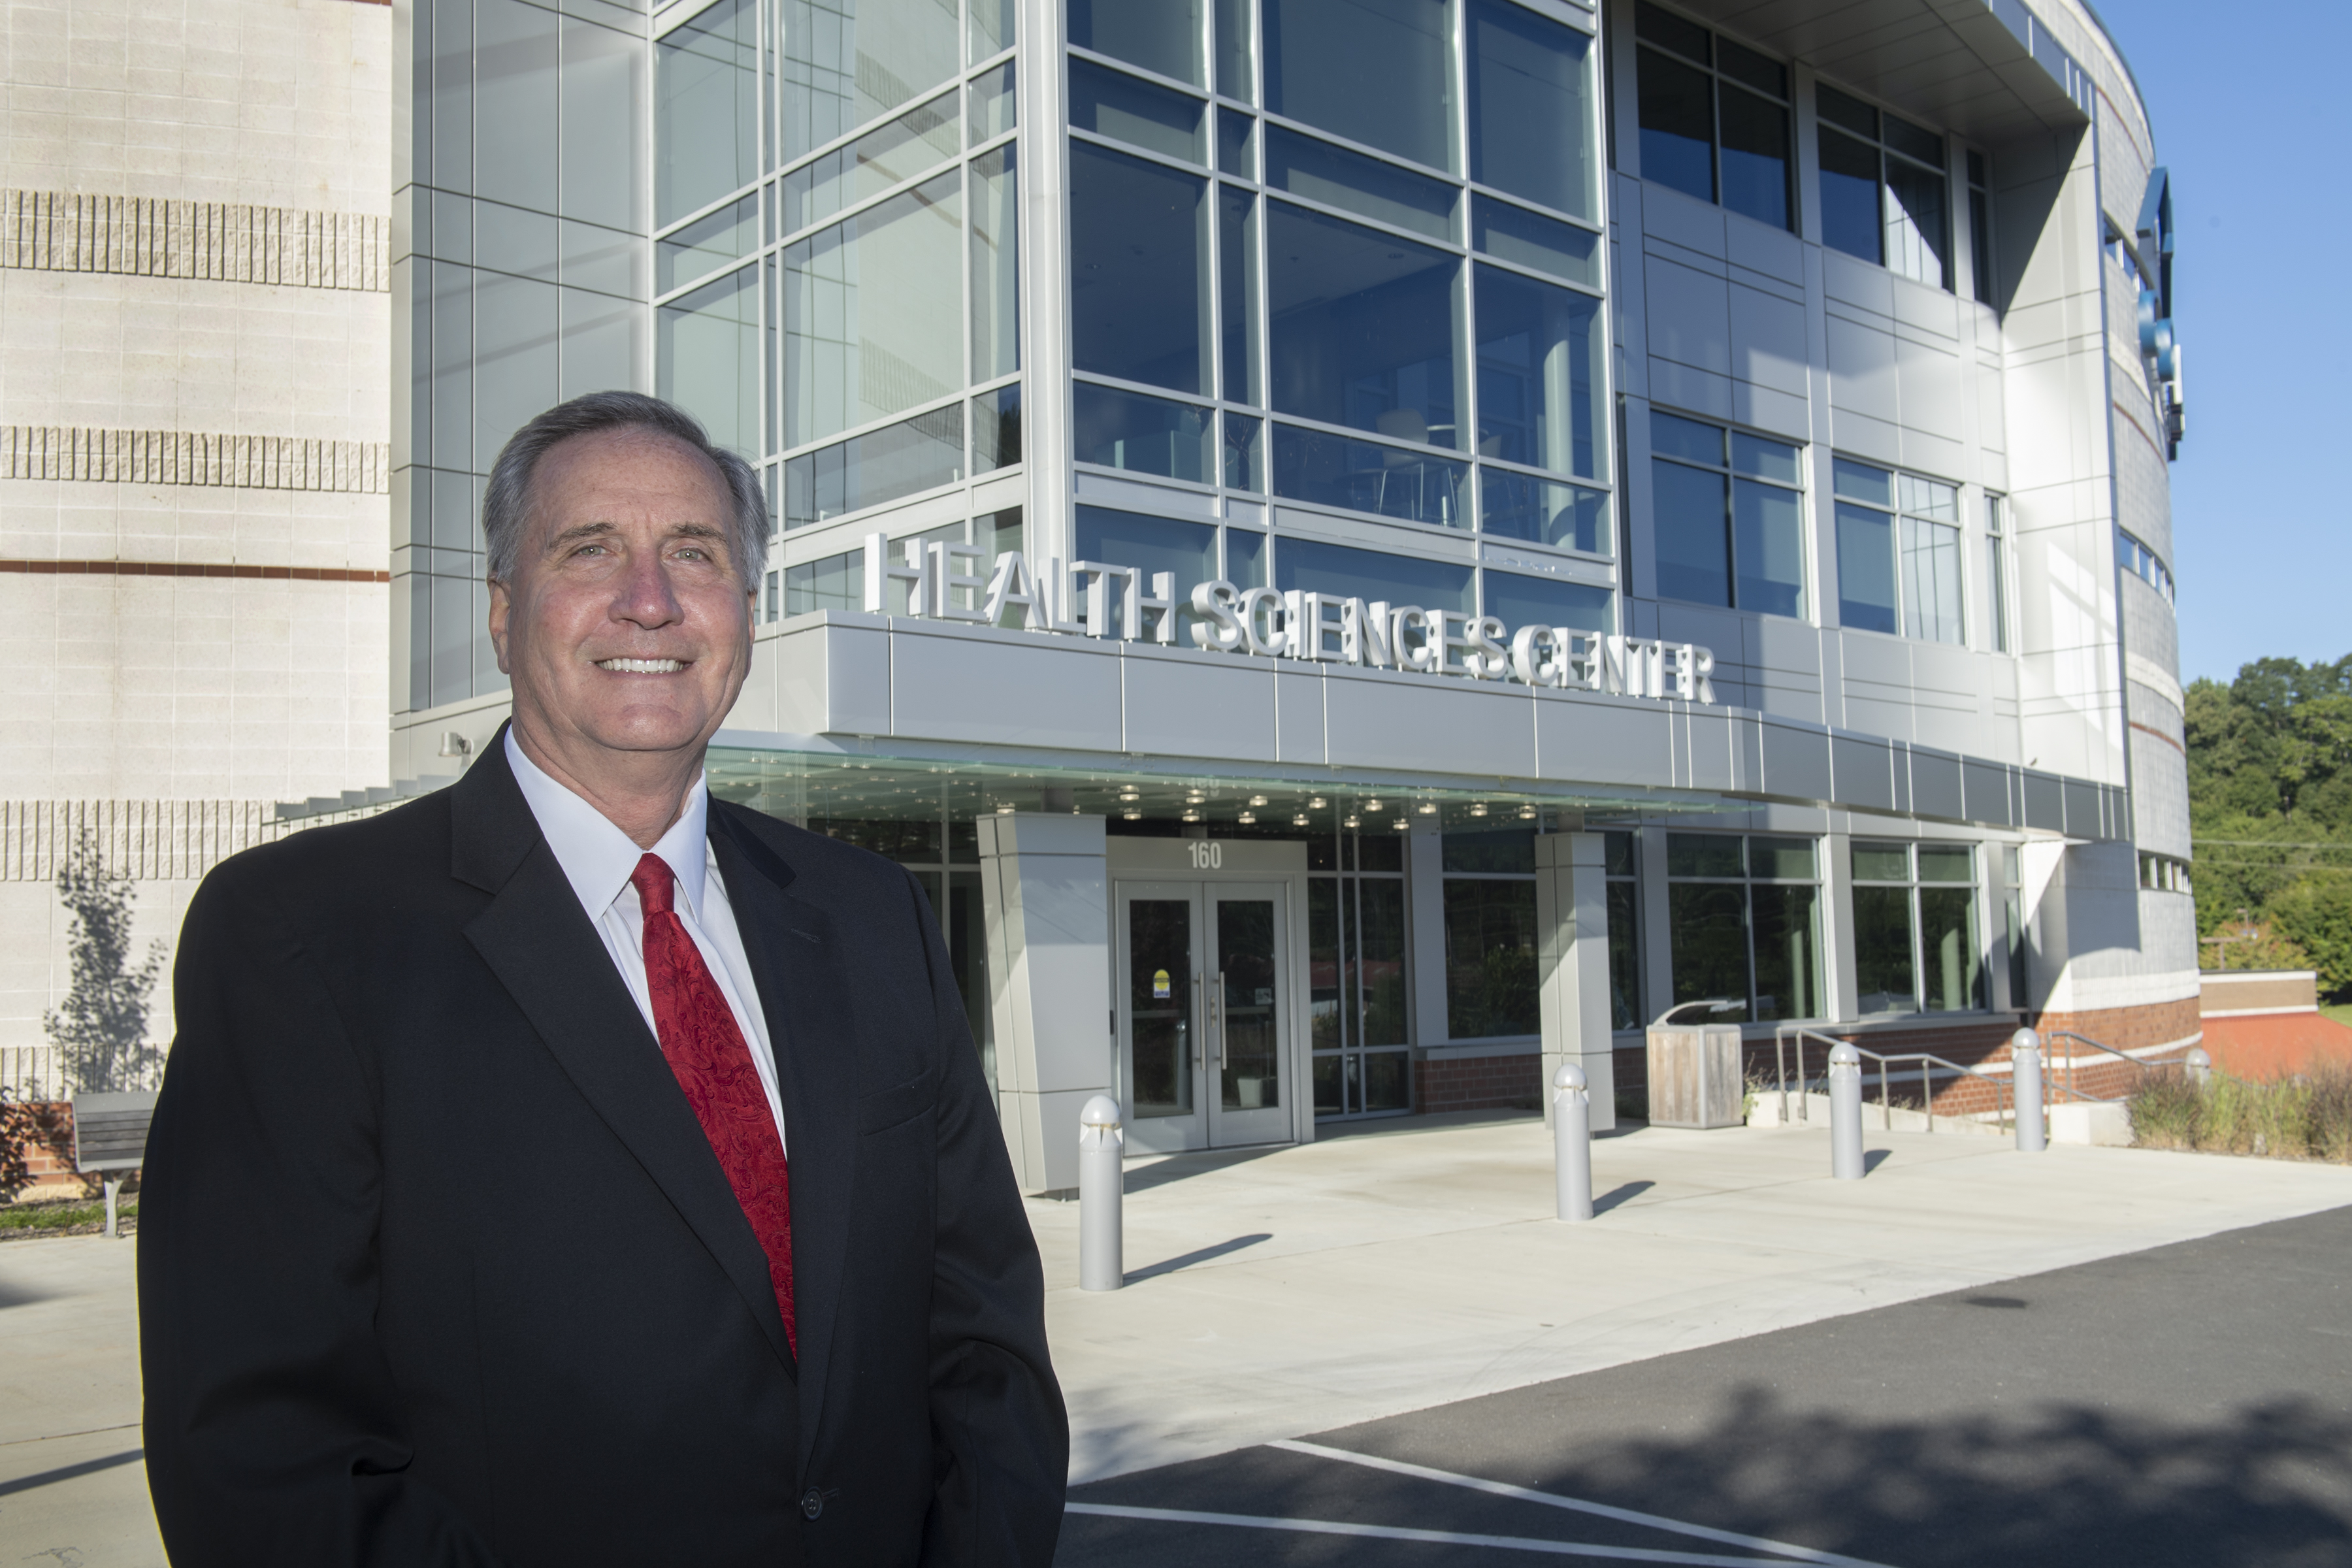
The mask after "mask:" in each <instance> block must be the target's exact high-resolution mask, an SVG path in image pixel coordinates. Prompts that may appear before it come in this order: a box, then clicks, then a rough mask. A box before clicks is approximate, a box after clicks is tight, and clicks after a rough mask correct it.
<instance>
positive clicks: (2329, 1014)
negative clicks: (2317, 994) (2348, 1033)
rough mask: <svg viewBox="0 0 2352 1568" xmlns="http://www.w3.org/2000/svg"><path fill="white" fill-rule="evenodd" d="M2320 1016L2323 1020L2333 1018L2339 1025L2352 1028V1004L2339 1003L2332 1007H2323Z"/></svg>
mask: <svg viewBox="0 0 2352 1568" xmlns="http://www.w3.org/2000/svg"><path fill="white" fill-rule="evenodd" d="M2319 1016H2321V1017H2323V1018H2333V1019H2335V1020H2336V1022H2337V1023H2339V1024H2342V1025H2345V1026H2347V1027H2352V1002H2338V1003H2336V1004H2335V1005H2332V1006H2326V1007H2322V1008H2321V1009H2320V1010H2319Z"/></svg>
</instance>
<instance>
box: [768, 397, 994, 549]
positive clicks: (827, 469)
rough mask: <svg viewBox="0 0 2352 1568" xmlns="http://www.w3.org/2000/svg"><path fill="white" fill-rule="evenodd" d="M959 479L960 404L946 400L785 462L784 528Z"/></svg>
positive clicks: (841, 513)
mask: <svg viewBox="0 0 2352 1568" xmlns="http://www.w3.org/2000/svg"><path fill="white" fill-rule="evenodd" d="M962 478H963V407H962V405H961V404H950V405H948V406H947V407H945V408H935V409H933V410H931V411H930V412H929V413H928V414H919V415H917V416H915V417H914V418H912V419H908V420H904V421H901V422H900V423H898V424H897V425H890V426H884V427H883V428H881V429H879V430H868V431H867V432H866V434H864V435H863V436H853V437H850V438H849V439H848V440H846V441H837V442H835V444H834V445H832V446H830V447H819V448H818V449H817V450H815V451H814V452H803V453H802V454H801V455H800V456H799V457H797V458H788V459H786V461H785V463H784V527H785V528H786V529H794V528H806V527H808V526H810V525H811V524H813V523H819V522H824V521H827V520H828V519H831V518H835V517H839V516H841V515H843V514H844V513H845V512H852V511H857V510H862V509H863V508H866V507H869V506H880V505H881V504H882V503H883V502H885V501H892V500H898V499H899V498H900V497H902V496H910V495H913V494H915V493H916V492H918V491H919V490H928V489H936V488H938V487H939V486H940V485H946V484H953V483H954V482H955V481H957V480H958V479H962Z"/></svg>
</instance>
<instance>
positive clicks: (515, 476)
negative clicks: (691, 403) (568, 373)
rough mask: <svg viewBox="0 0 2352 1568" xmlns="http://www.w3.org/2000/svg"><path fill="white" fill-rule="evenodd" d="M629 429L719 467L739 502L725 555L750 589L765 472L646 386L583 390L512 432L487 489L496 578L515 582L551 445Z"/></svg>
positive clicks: (762, 519) (764, 516)
mask: <svg viewBox="0 0 2352 1568" xmlns="http://www.w3.org/2000/svg"><path fill="white" fill-rule="evenodd" d="M632 428H635V429H645V430H657V431H659V432H660V433H661V434H663V435H665V436H668V437H673V438H675V439H676V440H678V441H680V442H683V443H684V444H685V445H687V446H688V447H693V448H694V449H695V450H696V451H698V452H699V453H701V454H702V455H703V456H704V457H705V458H709V459H710V462H711V464H712V465H713V466H714V467H716V468H718V470H719V476H720V477H721V478H722V479H725V480H726V481H727V493H728V496H729V498H730V500H732V501H733V502H734V507H733V511H734V516H733V517H732V518H731V519H730V527H729V528H728V530H727V548H728V554H729V555H730V557H732V559H733V563H734V566H735V574H736V576H737V577H738V578H739V579H740V580H741V582H742V584H743V585H744V586H745V587H746V588H747V589H748V588H750V587H751V585H752V584H753V582H754V581H755V579H756V575H757V574H758V572H759V571H760V568H761V565H762V564H764V563H765V562H766V561H767V558H768V498H767V495H766V494H765V492H764V491H762V490H761V488H760V476H759V475H758V474H757V473H755V472H753V471H752V468H751V464H749V463H747V462H745V461H744V460H743V459H742V458H739V457H737V456H736V455H735V454H734V453H732V452H730V451H729V450H728V449H727V448H726V447H721V446H719V445H717V444H715V443H714V442H712V440H711V439H710V437H709V434H708V433H706V432H705V431H704V430H703V428H702V422H701V421H700V420H698V419H697V418H696V417H695V416H693V415H691V414H688V412H687V411H686V410H685V409H683V408H680V407H678V406H677V405H676V404H673V403H665V402H663V401H662V400H661V399H660V398H658V397H648V396H646V395H645V394H644V393H642V392H591V393H586V394H583V395H581V396H579V397H575V398H573V399H572V400H571V401H570V402H569V403H559V404H557V405H555V406H554V407H552V408H551V409H549V410H548V411H547V412H546V413H544V414H542V415H541V416H539V417H538V418H536V419H533V420H532V421H531V422H530V424H528V425H526V426H523V427H522V428H521V429H520V430H518V431H516V432H515V433H514V434H513V435H512V436H510V437H508V438H507V444H506V445H505V446H504V447H501V448H499V460H498V461H497V462H496V463H493V464H492V465H490V482H489V487H488V489H486V490H485V491H484V492H483V494H482V538H483V541H484V542H485V544H486V545H487V546H488V551H489V574H490V576H491V578H492V579H494V580H495V581H498V582H501V583H511V582H513V581H514V571H515V566H516V557H517V556H518V555H519V554H520V552H521V551H522V540H523V531H524V529H525V528H526V526H527V525H528V524H529V522H530V480H531V475H532V473H533V472H534V471H536V470H537V468H539V460H540V459H541V458H543V457H545V456H546V455H547V451H548V448H549V447H552V446H554V445H555V444H556V443H557V442H559V441H566V440H569V439H571V438H572V437H574V436H591V435H594V434H595V433H596V432H597V431H600V430H625V429H632Z"/></svg>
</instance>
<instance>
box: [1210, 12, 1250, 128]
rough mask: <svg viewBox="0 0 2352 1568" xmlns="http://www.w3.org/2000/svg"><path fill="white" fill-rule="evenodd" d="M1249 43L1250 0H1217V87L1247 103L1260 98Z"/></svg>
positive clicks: (1228, 96) (1231, 96)
mask: <svg viewBox="0 0 2352 1568" xmlns="http://www.w3.org/2000/svg"><path fill="white" fill-rule="evenodd" d="M1250 44H1251V38H1250V8H1249V0H1217V90H1218V91H1219V92H1222V93H1223V94H1224V95H1225V96H1226V97H1227V98H1237V99H1239V100H1242V101H1243V102H1244V103H1255V102H1256V101H1257V85H1256V83H1255V82H1254V81H1252V80H1251V75H1252V72H1251V70H1250V55H1251V49H1250Z"/></svg>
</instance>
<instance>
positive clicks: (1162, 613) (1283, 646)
mask: <svg viewBox="0 0 2352 1568" xmlns="http://www.w3.org/2000/svg"><path fill="white" fill-rule="evenodd" d="M986 555H987V552H985V551H983V550H982V549H980V548H979V547H977V546H975V545H969V544H953V543H948V542H942V541H939V540H915V539H910V540H908V541H906V542H905V554H904V556H903V557H902V559H901V560H900V561H895V562H894V561H893V560H891V559H890V536H889V535H887V534H886V533H869V534H867V535H866V562H865V564H866V613H867V614H868V615H907V616H920V617H924V618H927V619H932V620H943V621H963V622H968V623H970V624H971V625H974V626H1002V625H1003V617H1004V616H1005V615H1006V614H1007V612H1018V614H1019V616H1020V617H1021V618H1020V623H1019V624H1020V626H1021V627H1022V628H1023V629H1024V630H1026V631H1032V632H1044V633H1048V634H1058V635H1061V636H1065V637H1118V638H1119V639H1121V640H1123V641H1124V640H1136V641H1140V640H1144V639H1145V637H1146V634H1147V632H1148V634H1149V640H1150V641H1153V642H1157V643H1161V644H1164V645H1166V646H1169V647H1174V646H1175V643H1176V623H1177V615H1178V613H1179V612H1180V611H1181V610H1187V609H1189V610H1191V611H1192V613H1193V615H1195V616H1198V617H1199V619H1198V620H1196V621H1195V622H1194V623H1193V624H1192V626H1189V627H1187V628H1186V631H1187V633H1188V634H1189V636H1190V637H1191V639H1192V645H1193V646H1194V647H1203V648H1213V649H1217V650H1219V651H1221V652H1225V653H1251V654H1256V655H1259V656H1261V657H1264V658H1297V659H1307V660H1313V661H1318V662H1325V663H1333V664H1354V665H1365V666H1370V667H1371V668H1378V669H1404V670H1420V671H1423V672H1425V673H1427V674H1431V675H1453V676H1462V677H1466V678H1468V679H1474V680H1503V679H1514V678H1515V679H1517V680H1519V681H1520V682H1522V683H1523V684H1525V685H1528V686H1545V687H1556V688H1562V689H1580V690H1585V691H1601V692H1608V693H1612V694H1615V695H1619V696H1625V697H1653V698H1658V699H1661V700H1666V701H1684V702H1705V703H1711V702H1713V701H1714V700H1715V683H1714V681H1713V680H1712V679H1709V678H1710V677H1711V676H1712V675H1713V673H1714V670H1715V653H1714V651H1713V650H1712V649H1710V648H1706V647H1699V646H1698V645H1696V644H1695V643H1674V642H1665V641H1661V640H1657V639H1654V638H1643V637H1621V636H1619V635H1617V634H1615V633H1613V632H1591V631H1585V630H1583V629H1581V628H1580V627H1576V626H1521V627H1519V628H1518V629H1517V631H1516V632H1513V631H1510V630H1509V629H1508V628H1507V627H1506V626H1504V625H1503V623H1502V621H1501V620H1499V619H1498V618H1496V616H1470V615H1465V614H1463V613H1462V612H1460V611H1458V610H1429V609H1423V607H1421V606H1420V605H1391V604H1389V603H1388V602H1387V601H1385V600H1381V599H1375V600H1372V601H1370V603H1367V602H1365V601H1364V600H1362V599H1360V598H1348V597H1343V596H1341V595H1335V594H1320V593H1316V592H1313V591H1311V590H1307V589H1299V588H1291V589H1287V590H1276V589H1273V588H1243V587H1237V586H1236V585H1234V584H1231V583H1227V582H1224V581H1223V580H1222V579H1221V580H1218V581H1214V582H1208V583H1197V584H1193V586H1192V594H1191V595H1190V596H1189V597H1187V598H1183V599H1179V598H1178V597H1177V596H1176V574H1174V573H1172V572H1154V573H1151V574H1150V584H1149V587H1150V592H1148V593H1147V592H1146V591H1145V588H1146V584H1145V580H1144V579H1145V574H1144V573H1143V571H1142V570H1141V569H1139V568H1138V567H1133V566H1112V565H1108V564H1106V563H1102V562H1097V561H1073V562H1071V563H1069V565H1068V566H1067V567H1065V566H1064V565H1063V564H1062V563H1061V562H1060V561H1059V560H1058V559H1056V558H1054V557H1050V556H1049V557H1047V558H1046V559H1045V561H1043V562H1040V563H1038V564H1037V566H1035V567H1034V568H1032V567H1031V566H1030V565H1029V563H1027V562H1026V561H1024V559H1023V558H1022V555H1021V552H1019V551H1017V550H1011V551H1006V552H1003V554H1001V555H999V556H997V557H996V561H995V563H994V565H993V566H992V567H991V568H990V569H989V570H988V571H987V572H986V573H985V574H983V573H982V571H981V570H980V566H981V563H982V562H983V561H984V560H985V559H986ZM901 589H903V590H904V598H903V601H901V600H900V598H899V594H898V590H901ZM1080 595H1084V597H1085V601H1086V602H1085V604H1084V605H1083V607H1081V605H1080V604H1079V598H1080ZM1114 610H1116V611H1117V612H1118V622H1117V626H1113V624H1112V613H1113V611H1114Z"/></svg>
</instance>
